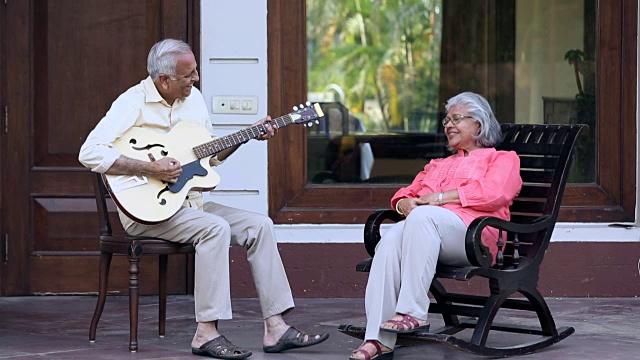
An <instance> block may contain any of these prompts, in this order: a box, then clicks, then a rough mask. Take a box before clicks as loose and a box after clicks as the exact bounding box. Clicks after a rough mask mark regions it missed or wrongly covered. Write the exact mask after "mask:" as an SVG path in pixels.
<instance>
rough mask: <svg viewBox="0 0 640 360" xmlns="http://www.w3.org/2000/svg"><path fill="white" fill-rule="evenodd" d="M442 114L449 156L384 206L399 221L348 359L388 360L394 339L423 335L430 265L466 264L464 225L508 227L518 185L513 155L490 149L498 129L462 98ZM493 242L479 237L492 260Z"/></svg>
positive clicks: (385, 239) (473, 100) (489, 233)
mask: <svg viewBox="0 0 640 360" xmlns="http://www.w3.org/2000/svg"><path fill="white" fill-rule="evenodd" d="M446 110H447V116H446V117H445V118H444V119H443V120H442V124H443V126H444V130H445V133H446V135H447V139H448V143H449V148H450V149H451V150H453V151H454V153H453V155H451V156H449V157H446V158H442V159H436V160H432V161H431V162H429V163H428V164H427V165H426V166H425V167H424V170H423V171H421V172H420V173H419V174H418V175H417V176H416V177H415V179H414V180H413V182H412V183H411V185H409V186H407V187H404V188H401V189H400V190H398V191H397V192H396V194H395V195H394V196H393V197H392V198H391V207H392V208H394V209H395V210H396V211H397V212H399V213H400V214H401V215H404V216H405V217H406V218H405V220H404V221H401V222H398V223H396V224H394V225H393V226H392V227H391V228H390V229H389V230H388V231H386V232H385V233H384V234H383V236H382V238H381V240H380V242H379V244H378V246H377V248H376V253H375V256H374V258H373V262H372V265H371V272H370V274H369V281H368V283H367V289H366V296H365V307H366V314H367V327H366V333H365V342H364V343H363V344H362V345H361V346H360V347H359V348H358V349H356V350H355V351H354V352H353V353H352V354H351V357H350V359H353V360H355V359H366V360H370V359H378V360H382V359H390V358H392V356H393V348H394V346H395V342H396V336H397V334H398V333H414V332H417V331H428V329H429V322H428V321H427V315H428V313H429V303H430V301H429V297H428V291H429V287H430V285H431V281H432V280H433V276H434V274H435V271H436V265H437V263H438V262H440V263H443V264H448V265H463V266H464V265H469V261H468V260H467V256H466V253H465V244H464V239H465V232H466V230H467V226H468V225H469V224H470V223H471V221H473V219H475V218H477V217H480V216H495V217H499V218H502V219H506V220H508V219H509V217H510V214H509V205H511V203H512V201H513V199H514V198H515V197H516V195H517V194H518V192H519V191H520V187H521V186H522V179H521V178H520V160H519V158H518V156H517V155H516V154H515V153H514V152H512V151H498V150H496V149H495V148H494V146H495V145H496V143H498V142H499V141H500V139H501V131H500V124H498V121H497V120H496V118H495V116H494V114H493V111H492V110H491V106H490V105H489V103H488V102H487V100H486V99H485V98H483V97H482V96H480V95H478V94H474V93H471V92H465V93H461V94H458V95H456V96H454V97H452V98H451V99H449V100H448V101H447V104H446ZM497 238H498V235H497V230H495V229H491V228H486V229H485V230H484V231H483V233H482V242H483V244H484V245H485V246H487V247H488V248H489V250H490V251H491V253H492V254H494V255H495V254H496V252H497V244H496V242H497Z"/></svg>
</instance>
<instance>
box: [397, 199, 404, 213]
mask: <svg viewBox="0 0 640 360" xmlns="http://www.w3.org/2000/svg"><path fill="white" fill-rule="evenodd" d="M404 199H406V198H402V199H400V200H398V202H397V203H396V212H397V213H398V214H400V215H402V216H404V214H403V213H402V211H400V201H402V200H404Z"/></svg>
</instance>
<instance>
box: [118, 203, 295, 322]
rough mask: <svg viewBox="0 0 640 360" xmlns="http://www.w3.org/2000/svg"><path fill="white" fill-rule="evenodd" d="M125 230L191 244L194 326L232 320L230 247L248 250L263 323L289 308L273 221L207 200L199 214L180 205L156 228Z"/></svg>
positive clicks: (138, 226) (135, 226)
mask: <svg viewBox="0 0 640 360" xmlns="http://www.w3.org/2000/svg"><path fill="white" fill-rule="evenodd" d="M127 232H128V233H129V234H131V235H144V236H153V237H158V238H161V239H166V240H169V241H174V242H179V243H192V244H194V245H195V248H196V255H195V279H194V282H195V286H194V301H195V314H196V321H198V322H207V321H213V320H225V319H231V317H232V315H231V293H230V284H229V246H230V245H241V246H244V247H245V248H246V249H247V260H248V261H249V265H250V268H251V274H252V275H253V281H254V283H255V286H256V290H257V293H258V298H259V300H260V307H261V309H262V316H263V317H264V318H265V319H266V318H268V317H270V316H273V315H277V314H281V313H283V312H285V311H287V310H289V309H291V308H293V306H294V304H293V296H292V295H291V288H290V287H289V281H288V280H287V275H286V273H285V270H284V266H283V265H282V260H281V259H280V253H279V252H278V246H277V241H276V235H275V232H274V228H273V222H272V221H271V219H270V218H269V217H267V216H264V215H262V214H257V213H253V212H249V211H244V210H240V209H235V208H232V207H228V206H224V205H220V204H216V203H213V202H207V203H205V204H204V206H203V208H202V210H198V209H194V208H189V207H182V208H181V209H180V210H179V211H178V212H177V213H176V214H175V215H174V216H173V217H171V218H170V219H169V220H167V221H165V222H162V223H160V224H156V225H143V224H140V223H134V224H133V225H131V226H130V227H129V228H128V229H127Z"/></svg>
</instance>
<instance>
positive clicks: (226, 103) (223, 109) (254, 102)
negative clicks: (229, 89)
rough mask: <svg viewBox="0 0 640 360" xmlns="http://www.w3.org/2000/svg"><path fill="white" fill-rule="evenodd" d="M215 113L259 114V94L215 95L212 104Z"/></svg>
mask: <svg viewBox="0 0 640 360" xmlns="http://www.w3.org/2000/svg"><path fill="white" fill-rule="evenodd" d="M211 109H212V112H213V113H214V114H257V113H258V97H257V96H235V95H233V96H214V97H213V101H212V104H211Z"/></svg>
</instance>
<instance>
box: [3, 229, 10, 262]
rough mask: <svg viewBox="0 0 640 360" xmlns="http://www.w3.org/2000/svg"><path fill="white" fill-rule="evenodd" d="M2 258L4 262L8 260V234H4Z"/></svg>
mask: <svg viewBox="0 0 640 360" xmlns="http://www.w3.org/2000/svg"><path fill="white" fill-rule="evenodd" d="M3 245H4V259H2V260H3V261H4V262H5V263H8V262H9V234H6V233H5V234H4V244H3Z"/></svg>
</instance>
